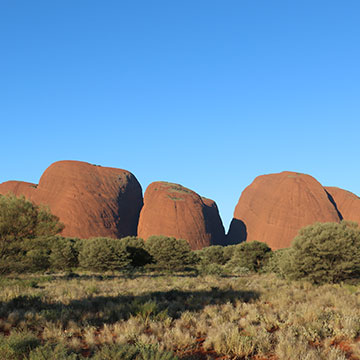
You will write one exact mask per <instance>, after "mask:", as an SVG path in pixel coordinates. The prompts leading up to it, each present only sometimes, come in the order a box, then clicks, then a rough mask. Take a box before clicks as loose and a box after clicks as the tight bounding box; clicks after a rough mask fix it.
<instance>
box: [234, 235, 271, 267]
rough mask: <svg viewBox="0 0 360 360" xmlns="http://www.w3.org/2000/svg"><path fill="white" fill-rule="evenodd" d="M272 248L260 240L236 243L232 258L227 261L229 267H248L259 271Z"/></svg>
mask: <svg viewBox="0 0 360 360" xmlns="http://www.w3.org/2000/svg"><path fill="white" fill-rule="evenodd" d="M269 252H271V249H270V248H269V246H268V245H266V244H265V243H263V242H260V241H250V242H243V243H241V244H239V245H236V246H235V248H234V253H233V256H232V258H231V260H230V261H229V262H228V263H227V267H228V268H229V269H231V268H232V267H233V268H247V269H249V271H255V272H258V271H260V269H261V268H262V266H263V265H264V263H265V260H266V259H267V257H268V253H269Z"/></svg>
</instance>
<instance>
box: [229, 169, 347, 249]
mask: <svg viewBox="0 0 360 360" xmlns="http://www.w3.org/2000/svg"><path fill="white" fill-rule="evenodd" d="M339 221H340V217H339V214H338V212H337V210H336V208H335V207H334V206H333V204H332V203H331V201H330V200H329V198H328V194H327V193H326V191H325V189H324V188H323V187H322V185H321V184H320V183H319V182H318V181H317V180H315V179H314V178H313V177H311V176H309V175H305V174H300V173H294V172H288V171H285V172H282V173H279V174H270V175H262V176H258V177H257V178H256V179H255V180H254V181H253V183H252V184H251V185H249V186H248V187H247V188H246V189H245V190H244V191H243V193H242V194H241V197H240V199H239V202H238V204H237V206H236V208H235V212H234V218H233V220H232V223H231V225H230V229H229V233H228V236H227V242H228V243H229V244H231V243H234V242H238V241H245V240H246V241H253V240H258V241H262V242H265V243H267V244H268V245H269V246H270V247H271V248H272V249H273V250H276V249H280V248H286V247H289V246H290V244H291V242H292V240H293V239H294V237H295V236H296V235H297V233H298V231H299V230H300V229H301V228H302V227H304V226H306V225H310V224H313V223H314V222H339Z"/></svg>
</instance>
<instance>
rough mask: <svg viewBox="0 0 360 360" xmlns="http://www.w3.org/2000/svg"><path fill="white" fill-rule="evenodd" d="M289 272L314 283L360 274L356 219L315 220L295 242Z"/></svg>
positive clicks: (300, 232)
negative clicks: (317, 221)
mask: <svg viewBox="0 0 360 360" xmlns="http://www.w3.org/2000/svg"><path fill="white" fill-rule="evenodd" d="M289 255H290V261H289V267H288V270H287V271H286V275H287V276H288V277H289V278H292V279H307V280H310V281H311V282H313V283H316V284H321V283H338V282H341V281H345V280H348V279H353V278H359V277H360V229H359V228H358V226H357V225H356V224H355V223H349V222H342V223H340V224H338V223H316V224H314V225H310V226H307V227H305V228H303V229H301V230H300V231H299V235H298V236H297V237H295V239H294V241H293V243H292V250H291V253H289Z"/></svg>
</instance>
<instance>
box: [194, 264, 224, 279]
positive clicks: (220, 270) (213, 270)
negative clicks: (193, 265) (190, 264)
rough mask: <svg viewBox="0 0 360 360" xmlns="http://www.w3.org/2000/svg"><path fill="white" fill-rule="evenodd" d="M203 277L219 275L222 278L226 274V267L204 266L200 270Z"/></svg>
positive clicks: (217, 265) (216, 265)
mask: <svg viewBox="0 0 360 360" xmlns="http://www.w3.org/2000/svg"><path fill="white" fill-rule="evenodd" d="M199 270H200V273H201V274H203V275H217V276H222V275H225V274H226V270H225V268H224V266H222V265H219V264H202V265H201V266H200V268H199Z"/></svg>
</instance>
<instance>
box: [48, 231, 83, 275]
mask: <svg viewBox="0 0 360 360" xmlns="http://www.w3.org/2000/svg"><path fill="white" fill-rule="evenodd" d="M79 241H80V240H79V239H72V238H63V237H56V238H55V239H53V241H52V243H51V254H50V256H49V261H50V265H51V268H53V269H55V270H66V271H71V269H72V268H75V267H77V266H79V259H78V256H79V245H78V243H79Z"/></svg>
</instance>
